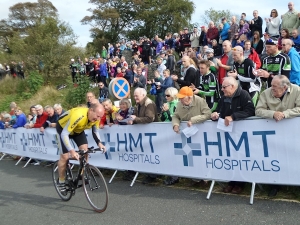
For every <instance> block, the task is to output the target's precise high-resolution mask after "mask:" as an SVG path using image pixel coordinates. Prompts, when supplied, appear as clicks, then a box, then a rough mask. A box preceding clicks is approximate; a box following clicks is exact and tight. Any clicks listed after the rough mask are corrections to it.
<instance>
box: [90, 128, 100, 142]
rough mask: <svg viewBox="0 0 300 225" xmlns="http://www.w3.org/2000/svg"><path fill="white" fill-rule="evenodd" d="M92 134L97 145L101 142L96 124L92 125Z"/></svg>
mask: <svg viewBox="0 0 300 225" xmlns="http://www.w3.org/2000/svg"><path fill="white" fill-rule="evenodd" d="M92 134H93V138H94V140H95V142H96V144H97V145H99V143H101V140H100V135H99V128H98V127H97V126H96V125H93V126H92Z"/></svg>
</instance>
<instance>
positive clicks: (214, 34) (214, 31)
mask: <svg viewBox="0 0 300 225" xmlns="http://www.w3.org/2000/svg"><path fill="white" fill-rule="evenodd" d="M218 37H219V30H218V28H217V27H215V24H214V22H213V21H210V22H209V24H208V30H207V33H206V38H207V44H208V46H209V47H210V48H211V47H212V44H211V41H212V40H213V39H216V40H219V39H218Z"/></svg>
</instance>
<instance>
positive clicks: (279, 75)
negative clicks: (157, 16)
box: [0, 2, 300, 196]
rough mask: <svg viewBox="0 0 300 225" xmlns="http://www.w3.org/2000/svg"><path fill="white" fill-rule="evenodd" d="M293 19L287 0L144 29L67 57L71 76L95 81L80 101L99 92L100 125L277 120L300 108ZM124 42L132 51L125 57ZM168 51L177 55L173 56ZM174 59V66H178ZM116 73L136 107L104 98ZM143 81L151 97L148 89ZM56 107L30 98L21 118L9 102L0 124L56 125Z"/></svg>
mask: <svg viewBox="0 0 300 225" xmlns="http://www.w3.org/2000/svg"><path fill="white" fill-rule="evenodd" d="M228 19H229V18H228ZM264 21H265V23H266V30H265V32H263V30H262V25H263V22H264ZM299 26H300V13H297V12H296V11H295V9H294V4H293V3H292V2H290V3H288V11H287V12H286V13H284V14H283V15H282V16H281V20H280V18H279V15H278V11H277V10H276V9H272V10H271V11H270V17H269V18H265V19H264V20H263V19H262V18H261V17H260V16H259V12H258V10H254V11H253V18H251V19H247V17H246V14H245V13H242V14H241V18H240V20H239V21H237V18H236V17H235V16H233V17H232V18H230V22H227V18H222V19H221V21H220V24H219V25H218V26H215V24H214V22H212V21H211V22H209V26H208V27H205V26H202V27H201V31H199V30H198V28H197V27H194V28H193V31H191V32H189V30H188V28H184V29H183V31H180V32H179V33H175V34H170V33H168V34H167V35H166V36H165V38H164V39H162V38H160V37H158V36H157V35H156V36H155V37H154V38H153V39H152V40H150V39H149V38H147V37H144V38H141V39H140V40H139V42H137V41H135V40H133V41H131V42H128V43H125V42H121V43H118V44H116V45H115V46H114V45H112V44H110V45H109V47H108V49H106V48H105V46H103V48H102V51H101V54H99V55H97V56H96V57H95V58H92V57H91V58H89V59H88V58H86V59H85V62H82V61H80V59H78V61H77V62H75V60H74V59H72V60H71V64H70V69H71V73H72V79H73V82H74V83H76V79H77V77H76V75H77V74H78V73H80V74H82V75H88V76H89V77H90V78H91V81H92V82H93V83H95V84H98V87H99V96H95V94H94V93H93V92H88V93H87V96H86V97H87V107H89V104H90V103H92V102H93V101H98V100H99V101H100V103H102V104H103V106H104V108H105V115H104V117H103V118H102V119H101V121H100V124H99V126H100V128H103V127H104V126H106V125H108V126H113V125H114V124H119V125H134V124H146V123H152V122H157V121H159V120H161V121H165V122H171V123H172V129H173V130H174V131H175V132H176V133H180V129H179V127H180V126H179V125H180V123H181V121H186V122H187V125H188V126H193V124H196V123H202V122H204V121H206V120H208V119H211V120H213V121H215V120H218V119H219V118H221V119H223V120H224V123H225V125H226V126H228V125H229V124H230V123H231V122H232V121H236V120H241V119H244V118H247V117H251V116H255V115H256V116H259V117H264V118H270V119H274V120H275V121H277V122H278V121H281V120H283V119H288V118H293V117H295V116H299V114H300V108H299V107H300V89H299V85H300V55H299V52H300V35H299V34H298V30H297V29H298V27H299ZM126 50H127V52H130V53H131V54H132V55H130V57H129V59H128V58H127V59H126V57H125V52H126ZM174 52H177V54H178V55H179V56H180V57H181V58H180V59H179V61H178V62H176V61H175V56H174V54H173V53H174ZM129 60H130V61H129ZM153 63H155V65H156V70H155V72H154V74H155V76H154V77H153V78H150V77H148V72H149V66H150V65H151V64H153ZM176 66H177V67H179V68H180V69H179V70H178V73H176ZM121 77H123V78H125V79H126V80H127V81H128V82H129V84H130V85H131V87H132V88H133V93H134V95H133V96H134V100H135V103H136V106H135V107H133V106H132V105H131V101H130V100H129V99H122V100H121V101H120V103H119V106H118V107H117V106H115V105H114V104H113V101H112V100H111V99H110V96H109V90H108V82H109V81H110V79H113V78H117V79H118V78H121ZM147 84H148V85H151V94H153V95H155V101H152V100H151V99H150V98H149V97H148V96H147V90H148V89H147ZM263 84H264V85H263ZM262 87H263V88H262ZM259 96H260V97H259ZM97 98H98V100H97ZM62 113H63V110H62V107H61V106H60V105H59V104H56V105H54V106H53V107H52V106H46V107H44V108H43V107H42V106H41V105H35V106H32V107H31V108H30V114H28V115H27V120H26V116H25V115H24V114H23V113H22V110H21V109H20V108H18V107H17V105H16V104H15V103H12V104H11V110H10V112H9V113H2V114H1V123H0V128H2V129H5V128H17V127H26V128H28V129H30V128H39V129H40V131H41V132H44V129H47V128H48V127H55V125H56V122H57V119H58V117H59V116H60V115H61V114H62ZM133 176H134V172H133V171H127V173H126V174H125V176H124V178H125V179H126V180H130V179H132V178H133ZM156 177H157V176H156V175H150V174H148V175H146V177H145V179H144V181H143V183H144V184H147V183H151V182H154V181H155V180H156ZM177 182H179V178H178V177H171V176H170V177H167V178H166V179H165V180H164V183H165V184H166V185H173V184H175V183H177ZM243 187H244V183H242V182H233V181H232V182H229V184H228V186H227V187H226V188H224V192H226V193H229V192H231V193H235V194H239V193H241V192H242V190H243ZM278 190H279V188H278V186H272V187H271V188H270V193H269V195H270V196H275V195H276V194H277V192H278Z"/></svg>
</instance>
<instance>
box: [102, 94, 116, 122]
mask: <svg viewBox="0 0 300 225" xmlns="http://www.w3.org/2000/svg"><path fill="white" fill-rule="evenodd" d="M102 105H103V107H104V109H105V117H106V123H107V124H108V125H109V126H112V125H113V124H114V123H116V113H117V112H118V111H119V108H118V107H116V106H115V105H113V103H112V101H111V100H110V99H109V98H106V99H104V100H103V102H102Z"/></svg>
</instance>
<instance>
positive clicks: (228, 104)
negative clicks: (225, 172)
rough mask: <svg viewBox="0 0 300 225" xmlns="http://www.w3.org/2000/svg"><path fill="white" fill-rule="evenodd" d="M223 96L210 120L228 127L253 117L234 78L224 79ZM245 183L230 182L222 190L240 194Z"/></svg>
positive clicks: (250, 104) (249, 102)
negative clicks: (233, 122) (217, 121)
mask: <svg viewBox="0 0 300 225" xmlns="http://www.w3.org/2000/svg"><path fill="white" fill-rule="evenodd" d="M222 91H223V93H224V95H223V96H222V97H221V99H220V101H219V103H218V106H217V109H216V111H215V112H213V113H212V114H211V119H212V120H218V119H219V118H222V119H224V122H225V125H226V126H228V125H229V124H230V123H231V122H232V121H237V120H242V119H245V118H247V117H250V116H254V115H255V108H254V105H253V102H252V100H251V97H250V95H249V93H248V92H247V91H245V90H243V89H242V88H241V87H240V86H239V84H238V81H237V80H236V79H235V78H234V77H225V78H224V80H223V83H222ZM244 185H245V183H244V182H236V181H230V182H229V183H228V186H227V187H226V188H224V190H223V191H224V192H225V193H233V194H240V193H241V192H242V191H243V188H244Z"/></svg>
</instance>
